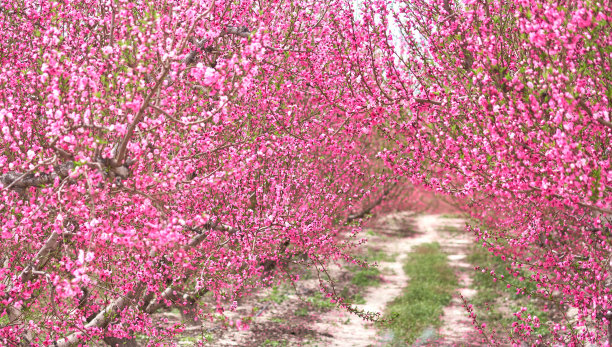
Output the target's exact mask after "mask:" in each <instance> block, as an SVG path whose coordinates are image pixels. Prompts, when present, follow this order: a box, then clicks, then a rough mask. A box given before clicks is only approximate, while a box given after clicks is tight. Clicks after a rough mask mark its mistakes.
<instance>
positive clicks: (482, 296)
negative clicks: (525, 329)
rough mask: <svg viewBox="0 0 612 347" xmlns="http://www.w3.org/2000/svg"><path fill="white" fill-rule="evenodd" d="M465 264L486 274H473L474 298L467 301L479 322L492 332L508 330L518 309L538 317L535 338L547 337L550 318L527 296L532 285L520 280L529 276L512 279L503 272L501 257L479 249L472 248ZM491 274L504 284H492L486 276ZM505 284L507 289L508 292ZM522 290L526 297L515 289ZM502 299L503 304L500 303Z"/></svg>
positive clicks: (534, 288) (537, 302)
mask: <svg viewBox="0 0 612 347" xmlns="http://www.w3.org/2000/svg"><path fill="white" fill-rule="evenodd" d="M467 260H468V261H469V262H470V263H472V264H473V265H477V266H480V267H482V268H484V267H486V268H487V269H488V271H486V272H485V273H483V272H482V271H476V272H475V274H474V275H473V284H472V286H473V287H474V289H476V290H477V294H476V295H475V296H474V297H473V298H472V299H471V300H470V303H471V304H472V305H474V308H475V310H476V314H477V315H478V317H479V319H480V320H482V321H483V322H486V323H487V324H488V325H489V326H490V327H491V328H493V329H496V330H500V329H502V330H509V332H511V331H510V326H511V325H512V322H514V321H515V317H514V316H513V315H512V312H516V311H518V310H519V308H520V307H525V308H526V309H527V311H525V314H526V315H531V316H537V317H538V318H539V320H540V326H539V327H537V328H536V327H532V328H533V329H534V333H535V334H534V335H542V336H546V335H548V334H550V330H549V329H548V324H546V323H547V322H548V321H549V320H550V318H549V315H548V314H547V313H546V312H544V311H543V310H542V304H541V302H539V301H538V300H537V299H534V298H530V297H528V296H527V294H528V293H531V292H535V290H536V285H535V283H533V282H531V281H528V280H524V281H521V280H520V278H521V277H525V278H528V277H529V274H528V273H524V274H523V276H517V277H514V276H513V275H511V274H510V273H509V272H508V270H506V267H507V262H504V261H503V260H502V259H501V257H496V256H493V255H491V254H490V253H489V252H487V251H486V250H484V249H482V248H481V247H478V246H474V247H473V249H472V251H471V253H470V254H469V255H468V258H467ZM491 270H494V271H495V274H496V277H498V278H500V277H501V276H502V275H503V276H504V280H503V281H501V280H498V281H493V278H492V277H491V275H490V274H489V272H490V271H491ZM508 284H509V285H510V288H508ZM517 287H518V288H524V290H525V293H527V294H517V292H516V288H517ZM502 298H505V299H506V300H505V301H503V302H501V300H502ZM500 304H502V305H504V306H506V310H502V309H501V307H500Z"/></svg>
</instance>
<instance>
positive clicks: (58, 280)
mask: <svg viewBox="0 0 612 347" xmlns="http://www.w3.org/2000/svg"><path fill="white" fill-rule="evenodd" d="M350 5H351V4H350V3H347V2H345V1H335V0H332V1H327V2H321V1H312V2H307V1H301V2H295V3H293V2H276V1H269V2H265V1H263V2H262V1H240V2H233V1H195V2H194V1H187V0H185V1H173V2H167V1H138V2H133V1H105V2H99V1H87V0H83V1H65V2H54V1H40V2H38V1H37V2H18V1H2V2H1V4H0V23H1V26H2V36H3V43H2V45H1V53H0V59H1V62H2V71H1V72H0V85H1V88H0V90H1V91H0V100H1V101H0V103H1V106H0V128H1V132H2V135H1V136H2V152H1V153H0V167H1V168H2V171H1V176H0V180H1V183H2V191H1V193H0V194H1V195H0V196H1V201H2V202H1V204H0V210H1V211H2V214H1V217H0V218H1V223H0V238H1V240H2V241H1V243H0V245H1V250H2V252H1V255H2V259H1V263H0V264H1V265H0V266H1V267H0V292H1V293H2V294H1V295H0V319H1V322H2V326H1V328H0V339H1V340H2V341H3V343H9V344H19V343H20V344H24V345H29V344H32V343H33V344H44V345H55V346H68V345H74V344H77V343H86V342H87V341H91V340H99V339H104V340H105V341H107V342H109V343H113V344H114V343H128V342H126V341H129V338H130V337H132V336H133V335H134V334H136V333H138V334H144V335H147V336H152V337H156V336H157V337H160V336H161V337H163V336H172V335H173V334H174V333H176V331H177V329H173V328H172V327H168V326H164V325H163V324H161V325H160V324H157V323H156V322H154V321H153V320H152V319H151V315H152V314H153V313H154V312H156V311H157V310H158V309H160V308H162V307H166V306H169V305H178V306H179V307H187V306H188V307H191V308H192V309H193V310H195V311H196V315H197V314H198V312H197V310H198V307H197V306H195V307H194V306H193V304H194V303H196V302H197V301H198V298H199V297H200V296H201V295H203V294H204V293H207V292H210V293H212V294H213V295H214V297H215V298H216V299H217V302H218V305H217V306H218V307H217V310H219V311H222V310H223V309H224V307H225V308H227V306H224V305H225V304H226V303H228V302H229V303H231V302H232V301H234V300H235V298H238V297H240V296H242V295H245V294H248V293H249V292H250V291H251V290H253V289H254V288H258V287H262V286H266V285H269V284H270V283H274V281H278V280H283V279H295V277H294V276H293V275H292V274H291V273H289V272H287V271H288V267H287V264H288V262H290V261H291V260H292V259H306V260H304V261H303V263H304V264H306V265H308V266H312V267H316V268H318V269H321V268H322V267H324V266H325V264H326V262H327V261H328V260H329V259H337V258H338V257H343V256H345V255H346V252H345V249H347V248H350V247H351V246H352V245H353V242H352V241H350V238H349V239H347V238H346V237H343V238H336V237H335V236H336V235H337V233H338V232H339V231H343V230H344V231H346V232H347V233H348V234H346V235H351V234H350V233H351V232H352V231H356V230H358V228H357V227H356V226H355V225H354V224H352V223H348V222H351V221H354V220H357V219H359V218H360V217H363V216H364V215H365V214H366V213H368V212H369V211H371V210H372V208H373V207H374V206H376V205H378V204H379V203H380V202H381V200H382V198H383V197H384V196H386V195H387V194H389V193H390V191H391V190H393V189H397V188H396V187H399V185H397V184H396V183H397V179H396V178H394V177H391V176H390V171H389V170H388V169H385V168H384V166H383V165H382V163H379V162H377V159H375V158H374V155H375V154H376V152H377V151H378V150H379V149H380V147H381V146H382V144H381V143H382V142H381V141H382V140H381V139H378V138H377V134H375V133H373V132H372V131H371V129H372V126H373V125H374V124H375V123H371V122H369V121H366V120H367V119H368V117H369V115H370V114H371V113H372V112H373V109H374V107H375V106H376V104H377V103H376V102H369V103H368V100H370V101H371V100H372V96H368V95H364V93H363V89H364V88H363V87H362V86H360V83H365V82H366V81H369V78H370V77H369V76H371V75H372V71H370V70H369V68H368V67H367V64H362V65H361V68H362V69H363V70H362V71H361V72H359V73H357V72H356V71H355V70H354V69H351V70H349V69H348V65H347V63H346V62H348V61H351V62H359V61H360V60H361V61H369V59H374V58H375V57H373V56H372V55H368V54H369V52H368V51H366V50H363V49H362V43H361V42H358V41H354V39H353V41H349V40H347V38H346V37H345V34H346V32H345V31H346V30H347V28H351V26H352V25H353V24H354V19H353V10H352V8H351V6H350ZM355 30H356V31H355V33H361V31H360V29H357V28H356V29H355ZM379 113H380V112H379ZM296 256H299V257H296ZM327 289H328V291H330V292H331V294H330V295H333V288H332V289H329V288H327ZM230 306H231V305H230ZM230 308H231V307H230Z"/></svg>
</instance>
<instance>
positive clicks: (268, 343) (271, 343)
mask: <svg viewBox="0 0 612 347" xmlns="http://www.w3.org/2000/svg"><path fill="white" fill-rule="evenodd" d="M261 345H262V346H271V347H280V346H288V345H289V342H287V341H277V340H269V339H266V341H264V342H263V343H262V344H261Z"/></svg>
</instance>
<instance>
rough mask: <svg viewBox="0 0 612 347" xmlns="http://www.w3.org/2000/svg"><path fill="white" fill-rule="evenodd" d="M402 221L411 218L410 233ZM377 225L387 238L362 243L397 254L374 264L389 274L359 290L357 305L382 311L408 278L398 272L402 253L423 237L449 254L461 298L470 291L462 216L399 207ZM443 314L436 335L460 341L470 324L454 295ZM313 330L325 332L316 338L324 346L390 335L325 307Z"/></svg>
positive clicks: (375, 342)
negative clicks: (417, 212) (416, 212)
mask: <svg viewBox="0 0 612 347" xmlns="http://www.w3.org/2000/svg"><path fill="white" fill-rule="evenodd" d="M407 220H414V223H415V225H414V229H415V230H414V231H415V232H416V233H406V230H405V229H406V221H407ZM381 224H382V227H381V228H380V229H381V230H382V231H383V232H384V231H385V230H387V231H388V232H387V233H385V234H389V235H391V237H390V238H380V237H378V238H373V239H372V240H370V242H369V243H368V245H369V246H370V247H375V248H378V249H381V250H383V251H385V252H387V253H388V254H398V256H397V257H396V258H395V260H394V261H392V262H380V263H379V268H380V269H381V270H383V272H387V273H391V274H389V275H385V276H384V281H383V283H382V284H381V285H380V286H379V287H375V288H370V289H369V290H368V291H367V292H366V293H365V294H364V298H365V301H366V304H364V305H358V307H359V308H360V309H363V310H367V311H371V312H383V311H384V309H385V307H386V306H387V304H388V303H389V302H390V301H391V300H393V299H394V298H395V297H397V296H399V295H400V294H401V291H402V288H404V287H405V286H406V285H407V283H408V281H409V278H408V277H407V276H406V275H405V274H404V271H403V264H404V262H405V260H406V257H407V254H408V253H409V252H410V251H411V249H412V248H413V247H415V246H418V245H420V244H423V243H429V242H438V243H440V245H441V247H442V249H443V250H444V251H445V252H446V253H447V254H449V261H450V262H451V265H452V266H453V267H455V268H456V271H457V273H458V275H459V280H460V287H461V289H460V292H461V294H462V295H464V296H467V297H470V296H471V295H473V292H472V290H471V289H469V285H470V278H469V276H468V275H467V273H466V272H465V270H467V269H469V268H470V265H469V264H468V263H466V262H465V258H466V256H467V247H468V246H469V244H470V239H469V236H468V235H466V234H464V233H461V232H458V231H459V230H462V228H463V226H464V222H463V220H461V219H448V218H442V216H440V215H422V216H418V217H416V218H415V217H414V216H412V215H411V214H410V213H406V212H402V213H397V214H392V215H388V216H386V217H384V218H383V219H382V221H381ZM444 229H449V231H445V230H444ZM398 234H400V235H401V234H404V235H403V236H400V235H398ZM398 236H400V237H398ZM443 319H444V322H443V328H442V329H441V330H440V332H439V335H440V337H441V338H442V339H443V341H444V343H448V344H451V345H453V344H456V343H459V342H461V341H464V342H465V340H464V339H465V336H466V335H467V334H468V333H469V332H470V331H471V330H472V329H473V328H472V327H471V324H470V321H469V320H468V319H467V314H466V312H465V310H464V309H463V306H462V303H461V300H460V299H459V297H458V295H457V296H456V297H455V298H453V301H452V303H451V305H450V306H449V307H447V308H445V310H444V317H443ZM315 330H317V331H319V332H322V333H326V334H329V335H331V336H330V337H329V338H326V339H324V340H322V341H321V342H322V343H323V344H324V345H326V346H383V345H385V344H386V342H389V341H390V340H391V339H392V336H390V335H389V334H383V335H382V336H381V335H380V332H379V331H377V330H376V328H375V327H374V326H373V324H372V323H370V322H366V321H363V320H362V319H360V318H358V317H356V316H354V315H349V314H348V313H346V312H338V311H331V312H328V313H326V314H324V315H323V316H321V317H320V320H319V322H317V323H316V326H315Z"/></svg>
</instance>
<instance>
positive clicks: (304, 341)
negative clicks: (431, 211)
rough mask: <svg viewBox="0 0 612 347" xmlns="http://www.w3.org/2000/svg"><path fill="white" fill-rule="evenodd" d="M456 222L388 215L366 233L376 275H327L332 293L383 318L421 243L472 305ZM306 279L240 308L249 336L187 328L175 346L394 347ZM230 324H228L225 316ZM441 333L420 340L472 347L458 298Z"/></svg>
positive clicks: (209, 327) (386, 335) (217, 328)
mask: <svg viewBox="0 0 612 347" xmlns="http://www.w3.org/2000/svg"><path fill="white" fill-rule="evenodd" d="M463 227H464V222H463V221H462V220H461V219H454V218H448V217H447V216H444V215H421V216H415V215H413V214H412V213H410V212H400V213H394V214H390V215H387V216H385V217H383V218H381V219H379V220H378V222H377V223H376V224H375V225H374V226H373V227H372V230H371V231H370V232H369V236H368V238H369V242H368V247H369V250H370V253H371V254H370V255H371V257H369V258H370V259H369V260H370V262H372V260H374V261H376V262H377V263H378V271H376V270H375V272H374V273H372V272H367V273H364V272H360V271H362V270H360V269H355V268H351V267H342V268H339V267H332V268H330V269H329V272H330V274H331V275H332V277H334V278H335V279H336V280H337V283H336V286H337V288H343V289H344V290H343V293H344V294H345V295H346V297H348V298H352V299H353V300H354V302H356V303H358V304H356V305H355V306H356V307H358V308H359V309H363V310H365V311H370V312H383V311H384V309H385V307H386V305H387V304H388V303H389V302H390V301H391V300H393V299H394V298H395V297H397V296H398V295H400V294H401V291H402V288H404V287H405V286H406V284H407V283H408V281H409V278H407V276H406V275H405V274H404V271H403V268H402V266H403V264H404V262H405V259H406V254H407V253H408V252H410V250H411V249H412V248H413V247H415V246H417V245H421V244H424V243H430V242H434V241H435V242H438V243H439V244H440V245H441V248H442V250H443V251H444V252H445V253H447V254H448V259H449V262H450V263H451V265H452V266H453V268H455V269H456V274H457V276H458V278H459V285H460V287H461V289H460V293H461V294H462V295H463V296H465V297H468V298H469V297H471V296H472V295H473V292H474V291H473V290H472V289H469V287H470V284H471V279H470V277H469V271H470V269H471V268H472V266H471V265H470V264H468V263H467V262H466V260H465V258H466V256H467V252H468V246H470V239H469V236H468V235H465V234H464V233H463V232H462V230H463ZM310 276H311V277H310V278H309V277H308V274H305V276H304V278H303V279H302V280H300V281H299V282H298V284H297V286H296V288H291V287H289V286H283V287H280V288H274V289H270V290H266V291H262V292H260V293H258V294H256V295H254V296H252V297H250V298H247V299H245V300H243V301H242V302H239V304H238V307H239V309H238V310H237V311H236V312H235V313H234V315H235V317H236V318H237V317H240V316H242V317H244V316H249V315H250V316H251V317H252V320H251V321H250V322H249V325H250V329H248V330H245V331H239V330H237V329H236V328H234V327H232V326H231V325H232V323H231V322H230V321H225V322H223V321H214V322H204V323H203V324H201V325H200V324H198V325H193V326H190V327H187V329H186V330H185V332H184V333H183V335H182V336H181V337H180V338H179V339H178V340H176V341H175V342H176V343H178V344H179V345H194V344H202V343H204V344H206V343H207V344H209V345H214V346H385V345H389V344H390V343H392V341H393V334H392V333H391V332H390V331H384V330H382V331H381V330H380V329H378V328H377V327H376V326H374V324H373V323H371V322H367V321H364V320H362V319H361V318H359V317H357V316H355V315H352V314H349V313H348V312H345V311H339V310H336V309H335V308H334V306H333V304H330V303H329V302H328V301H327V300H326V299H325V298H323V297H322V296H321V295H320V294H319V292H318V282H317V280H316V279H315V278H314V276H313V275H312V274H310ZM159 318H165V319H168V320H169V322H170V323H172V322H179V321H180V314H179V313H178V311H171V312H165V313H162V314H160V315H159ZM230 319H231V316H230ZM440 319H442V320H443V323H442V328H441V329H440V330H439V331H437V330H435V329H430V330H428V331H425V332H424V335H423V340H425V341H423V342H424V343H425V344H431V345H449V346H450V345H466V346H471V345H474V343H476V342H477V341H478V339H477V337H472V336H471V333H472V332H473V330H474V329H473V327H472V325H471V321H470V320H469V319H468V317H467V312H466V311H465V309H464V308H463V303H462V301H461V300H460V298H459V295H458V294H457V295H456V296H455V297H454V298H453V300H452V302H451V305H450V306H449V307H447V308H445V310H444V315H443V316H442V317H440Z"/></svg>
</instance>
